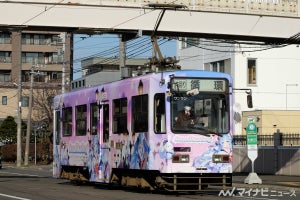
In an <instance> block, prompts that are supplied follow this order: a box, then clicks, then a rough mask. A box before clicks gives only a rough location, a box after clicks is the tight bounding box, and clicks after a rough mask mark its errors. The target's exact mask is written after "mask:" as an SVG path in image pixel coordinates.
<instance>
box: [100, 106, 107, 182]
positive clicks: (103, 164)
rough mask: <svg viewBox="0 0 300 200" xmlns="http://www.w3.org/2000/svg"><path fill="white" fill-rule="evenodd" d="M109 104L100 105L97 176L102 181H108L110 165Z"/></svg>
mask: <svg viewBox="0 0 300 200" xmlns="http://www.w3.org/2000/svg"><path fill="white" fill-rule="evenodd" d="M109 113H110V112H109V104H103V105H102V115H101V117H100V121H101V122H100V124H102V126H100V127H101V130H100V133H102V134H100V146H101V147H100V148H101V149H100V163H99V178H100V180H102V181H103V182H109V176H110V170H109V169H110V167H109V158H110V155H109V153H110V152H109V150H110V148H109V126H110V121H109Z"/></svg>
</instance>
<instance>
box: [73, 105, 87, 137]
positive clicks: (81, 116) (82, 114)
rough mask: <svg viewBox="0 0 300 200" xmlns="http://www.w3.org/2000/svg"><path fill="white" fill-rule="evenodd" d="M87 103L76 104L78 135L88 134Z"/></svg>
mask: <svg viewBox="0 0 300 200" xmlns="http://www.w3.org/2000/svg"><path fill="white" fill-rule="evenodd" d="M86 118H87V116H86V105H80V106H76V116H75V119H76V136H83V135H86Z"/></svg>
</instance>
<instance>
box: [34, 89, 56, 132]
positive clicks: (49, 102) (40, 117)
mask: <svg viewBox="0 0 300 200" xmlns="http://www.w3.org/2000/svg"><path fill="white" fill-rule="evenodd" d="M59 92H60V88H43V89H36V90H35V91H34V94H33V116H32V117H33V119H34V121H39V122H44V123H45V124H46V125H47V128H48V131H49V132H52V128H53V127H52V124H53V98H54V97H55V96H56V95H57V94H58V93H59Z"/></svg>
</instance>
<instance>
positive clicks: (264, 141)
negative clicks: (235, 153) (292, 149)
mask: <svg viewBox="0 0 300 200" xmlns="http://www.w3.org/2000/svg"><path fill="white" fill-rule="evenodd" d="M279 134H280V137H279V140H280V141H279V145H281V146H300V134H299V133H279ZM233 145H247V136H246V135H234V136H233ZM257 145H259V146H274V134H268V135H257Z"/></svg>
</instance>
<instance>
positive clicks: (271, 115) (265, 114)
mask: <svg viewBox="0 0 300 200" xmlns="http://www.w3.org/2000/svg"><path fill="white" fill-rule="evenodd" d="M250 116H253V117H254V119H255V124H256V126H257V128H258V134H262V135H267V134H273V133H274V132H275V131H276V130H277V129H279V130H280V131H281V132H284V133H300V124H299V121H300V110H256V111H244V112H243V114H242V124H243V134H244V135H245V134H246V131H245V128H246V126H247V124H248V122H247V119H248V117H250Z"/></svg>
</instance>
